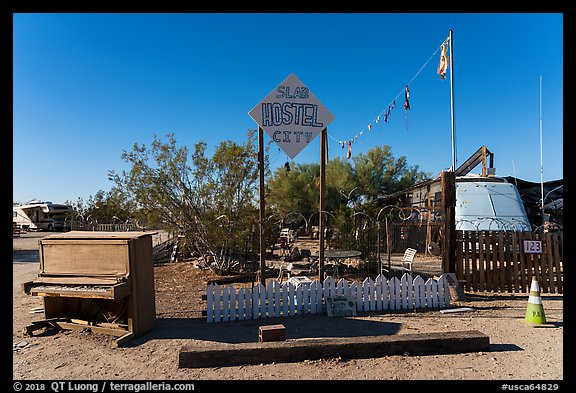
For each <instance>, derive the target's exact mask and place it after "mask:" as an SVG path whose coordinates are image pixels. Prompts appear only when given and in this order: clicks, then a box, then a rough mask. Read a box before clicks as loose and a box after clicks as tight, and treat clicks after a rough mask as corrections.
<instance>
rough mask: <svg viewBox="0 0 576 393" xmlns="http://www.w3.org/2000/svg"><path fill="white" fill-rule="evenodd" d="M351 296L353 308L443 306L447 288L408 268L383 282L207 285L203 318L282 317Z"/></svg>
mask: <svg viewBox="0 0 576 393" xmlns="http://www.w3.org/2000/svg"><path fill="white" fill-rule="evenodd" d="M333 296H351V297H352V298H353V299H355V300H356V310H357V312H362V311H376V310H409V309H419V308H445V307H448V306H449V305H450V292H449V289H448V280H447V278H446V275H444V274H443V275H441V276H440V277H439V279H438V281H435V280H434V279H432V278H429V279H428V280H427V281H426V282H424V279H423V278H422V277H420V276H416V277H415V278H414V280H412V279H411V277H410V275H409V274H408V273H404V275H403V276H402V277H401V278H400V279H398V278H397V277H393V278H392V279H390V281H388V280H387V279H386V278H385V277H384V276H382V275H378V276H377V277H376V279H375V280H373V279H372V278H370V277H368V278H366V279H365V280H364V281H363V282H362V283H360V282H357V281H353V282H348V281H347V280H344V279H341V280H339V281H338V282H335V281H334V279H333V278H332V277H331V276H329V277H327V278H326V279H325V280H324V282H323V285H322V284H321V283H320V281H318V280H314V281H312V282H311V283H310V284H309V285H296V286H295V285H293V284H292V283H290V282H286V283H284V284H280V283H279V282H278V281H276V280H273V281H271V282H269V284H268V287H267V288H265V287H264V286H263V285H262V284H256V285H255V286H254V287H253V288H240V289H238V290H236V289H235V288H234V287H233V286H232V285H222V286H221V285H218V284H210V285H209V286H208V290H207V293H206V306H207V312H206V317H207V321H208V322H222V321H241V320H244V319H259V318H274V317H280V316H283V317H288V316H295V315H303V314H316V313H322V312H325V310H326V308H325V302H326V299H327V298H328V297H333Z"/></svg>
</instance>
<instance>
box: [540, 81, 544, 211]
mask: <svg viewBox="0 0 576 393" xmlns="http://www.w3.org/2000/svg"><path fill="white" fill-rule="evenodd" d="M540 193H541V194H542V204H541V205H542V219H544V168H543V167H542V75H540Z"/></svg>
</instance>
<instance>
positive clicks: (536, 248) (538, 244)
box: [524, 240, 542, 254]
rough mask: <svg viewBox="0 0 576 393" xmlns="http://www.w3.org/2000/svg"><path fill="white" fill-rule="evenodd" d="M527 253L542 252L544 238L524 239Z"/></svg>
mask: <svg viewBox="0 0 576 393" xmlns="http://www.w3.org/2000/svg"><path fill="white" fill-rule="evenodd" d="M524 253H525V254H542V240H524Z"/></svg>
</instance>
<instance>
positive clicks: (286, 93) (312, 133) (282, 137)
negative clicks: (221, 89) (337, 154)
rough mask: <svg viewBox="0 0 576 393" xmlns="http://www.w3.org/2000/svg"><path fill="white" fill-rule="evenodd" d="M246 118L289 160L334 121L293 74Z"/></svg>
mask: <svg viewBox="0 0 576 393" xmlns="http://www.w3.org/2000/svg"><path fill="white" fill-rule="evenodd" d="M248 114H249V115H250V117H252V119H254V121H256V123H258V125H259V126H260V127H262V129H263V130H264V131H265V132H266V134H268V136H269V137H270V138H272V140H273V141H274V142H276V143H277V144H278V146H279V147H280V148H281V149H282V150H284V152H285V153H286V154H287V155H288V156H289V157H290V158H294V157H296V155H298V153H300V152H301V151H302V149H304V148H305V147H306V146H308V144H309V143H310V142H312V141H313V140H314V138H316V137H317V136H318V134H320V132H321V131H322V130H323V129H324V128H326V127H327V126H328V124H329V123H331V122H332V120H334V115H332V113H330V112H329V111H328V109H326V107H325V106H324V105H322V103H321V102H320V101H319V100H318V98H316V96H315V95H314V94H313V93H312V92H311V91H310V89H308V88H307V87H306V86H305V85H304V83H302V81H301V80H300V79H298V77H296V75H294V74H290V75H289V76H288V77H287V78H286V79H285V80H284V81H283V82H282V83H280V84H279V85H278V87H276V88H275V89H274V90H272V91H271V92H270V93H269V94H268V95H267V96H266V97H265V98H264V99H263V100H262V101H260V103H258V105H256V106H255V107H254V108H253V109H252V110H251V111H250V112H249V113H248Z"/></svg>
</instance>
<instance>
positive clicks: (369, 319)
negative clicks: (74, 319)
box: [12, 234, 569, 383]
mask: <svg viewBox="0 0 576 393" xmlns="http://www.w3.org/2000/svg"><path fill="white" fill-rule="evenodd" d="M41 236H43V234H26V235H23V236H22V237H20V238H16V237H15V238H14V239H13V333H12V340H13V362H12V372H13V379H15V380H33V379H43V380H196V381H198V380H257V381H265V380H266V381H270V380H443V381H456V380H485V381H494V380H501V381H503V382H505V381H513V380H516V381H530V382H532V383H534V382H538V381H550V380H563V378H564V369H563V343H564V340H563V330H564V324H563V296H562V295H558V294H543V295H542V301H543V304H544V310H545V314H546V318H547V322H548V324H547V326H546V327H543V326H538V327H530V326H527V325H526V324H525V323H524V315H525V312H526V306H527V299H528V297H527V295H525V294H508V295H507V294H493V293H466V298H465V300H464V301H462V302H459V303H457V304H455V306H458V307H470V308H473V311H470V312H465V313H452V314H442V313H440V312H439V310H429V311H419V312H417V313H415V312H413V311H410V312H406V311H404V312H399V311H393V312H373V313H361V314H360V315H358V316H357V317H348V318H329V317H327V316H325V315H314V316H312V315H304V316H301V317H292V318H275V319H266V320H248V321H235V322H222V323H212V324H208V323H207V322H206V321H205V320H204V319H203V318H202V317H201V313H202V309H203V302H202V300H201V296H202V294H204V293H205V290H206V283H207V282H208V280H209V279H210V278H213V276H212V275H211V274H210V273H209V272H207V271H206V270H201V269H198V268H196V267H194V265H193V264H192V263H188V262H178V263H171V264H170V263H169V264H164V265H159V266H156V267H155V290H156V311H157V320H156V327H155V328H154V330H152V331H151V332H150V333H147V334H145V335H144V336H141V337H138V338H136V339H135V340H133V342H131V343H130V344H129V345H128V346H127V347H122V348H117V347H115V345H114V338H113V337H111V336H108V335H103V334H95V333H91V332H89V331H60V332H56V331H46V332H41V333H39V334H37V335H34V336H33V337H30V336H26V335H24V334H23V332H22V329H23V328H24V327H25V326H26V325H28V324H30V323H31V322H32V321H34V320H39V319H43V318H44V314H43V312H40V313H34V312H33V310H34V309H36V308H41V307H42V298H39V297H33V296H29V295H26V294H24V293H23V291H22V288H21V284H22V283H24V282H27V281H31V280H33V279H34V278H35V277H36V276H37V273H38V251H37V249H38V238H39V237H41ZM276 323H282V324H284V325H285V326H286V335H287V339H288V340H297V339H301V338H314V337H316V338H322V337H350V336H365V335H366V336H367V335H381V334H387V335H402V334H408V333H424V334H425V333H429V332H450V331H462V330H478V331H480V332H482V333H484V334H486V335H488V336H489V337H490V348H489V350H488V351H485V352H473V353H462V354H446V355H429V356H413V355H409V354H406V355H402V356H386V357H380V358H369V359H344V358H334V359H323V360H313V361H311V360H306V361H302V362H294V363H277V364H259V365H244V366H233V367H210V368H190V369H182V368H179V367H178V353H179V351H180V349H181V348H182V347H183V346H185V345H186V346H199V345H209V344H210V343H242V342H256V341H257V340H258V327H259V326H261V325H268V324H276ZM568 371H569V370H568Z"/></svg>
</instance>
